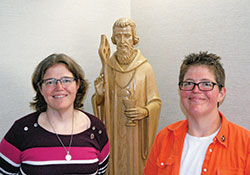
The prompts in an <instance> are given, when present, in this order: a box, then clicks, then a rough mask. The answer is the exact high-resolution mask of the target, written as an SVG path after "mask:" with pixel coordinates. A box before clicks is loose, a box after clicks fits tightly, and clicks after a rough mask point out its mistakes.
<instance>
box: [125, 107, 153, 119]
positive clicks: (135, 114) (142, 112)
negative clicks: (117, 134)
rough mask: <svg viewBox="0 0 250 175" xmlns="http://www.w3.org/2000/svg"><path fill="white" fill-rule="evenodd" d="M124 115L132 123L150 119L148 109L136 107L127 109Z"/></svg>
mask: <svg viewBox="0 0 250 175" xmlns="http://www.w3.org/2000/svg"><path fill="white" fill-rule="evenodd" d="M124 114H125V115H126V116H127V117H129V118H130V119H131V120H132V121H136V120H142V119H144V118H146V117H148V114H149V112H148V110H147V108H142V107H139V106H136V107H135V108H129V109H125V111H124Z"/></svg>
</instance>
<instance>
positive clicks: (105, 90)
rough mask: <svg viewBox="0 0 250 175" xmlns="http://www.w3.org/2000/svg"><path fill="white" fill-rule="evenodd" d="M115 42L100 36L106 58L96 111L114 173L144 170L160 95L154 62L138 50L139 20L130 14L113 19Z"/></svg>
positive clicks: (124, 174)
mask: <svg viewBox="0 0 250 175" xmlns="http://www.w3.org/2000/svg"><path fill="white" fill-rule="evenodd" d="M111 40H112V42H113V43H114V44H115V45H116V48H117V51H116V52H115V53H114V54H113V55H112V57H111V58H110V46H109V43H108V41H107V38H106V36H105V35H102V36H101V44H100V48H99V55H100V57H101V61H102V64H103V69H102V71H101V74H100V76H99V77H98V78H97V79H96V80H95V90H96V92H95V94H94V95H93V96H92V104H93V109H94V113H95V115H96V116H98V117H99V118H100V119H101V120H102V121H103V122H104V123H105V125H106V127H107V132H108V135H109V139H110V152H111V153H110V154H111V156H110V162H109V174H110V175H141V174H143V169H144V166H145V163H146V158H147V155H148V153H149V151H150V148H151V146H152V144H153V141H154V138H155V134H156V131H157V126H158V121H159V115H160V109H161V99H160V97H159V94H158V90H157V87H156V82H155V76H154V72H153V69H152V67H151V65H150V64H149V63H148V62H147V59H146V58H145V57H143V55H142V54H141V52H140V50H138V49H134V45H136V44H137V43H138V41H139V38H138V36H136V24H135V23H134V21H132V20H131V19H128V18H121V19H118V20H117V21H116V22H115V23H114V25H113V36H112V38H111Z"/></svg>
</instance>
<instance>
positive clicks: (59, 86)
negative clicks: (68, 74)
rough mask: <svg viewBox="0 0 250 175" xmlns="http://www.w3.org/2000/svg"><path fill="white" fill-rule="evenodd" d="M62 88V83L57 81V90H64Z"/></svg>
mask: <svg viewBox="0 0 250 175" xmlns="http://www.w3.org/2000/svg"><path fill="white" fill-rule="evenodd" d="M62 88H63V85H62V82H61V81H60V80H57V81H56V89H62Z"/></svg>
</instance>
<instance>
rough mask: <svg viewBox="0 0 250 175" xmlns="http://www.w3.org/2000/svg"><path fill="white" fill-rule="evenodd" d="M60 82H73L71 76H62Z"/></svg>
mask: <svg viewBox="0 0 250 175" xmlns="http://www.w3.org/2000/svg"><path fill="white" fill-rule="evenodd" d="M61 82H62V83H65V84H69V83H72V82H73V78H62V79H61Z"/></svg>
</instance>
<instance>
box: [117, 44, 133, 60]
mask: <svg viewBox="0 0 250 175" xmlns="http://www.w3.org/2000/svg"><path fill="white" fill-rule="evenodd" d="M134 52H135V51H134V49H133V47H131V46H128V45H126V46H124V45H123V46H121V47H119V46H117V60H118V62H119V63H120V64H122V65H126V64H130V63H131V62H132V61H133V59H134V57H133V54H134Z"/></svg>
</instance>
